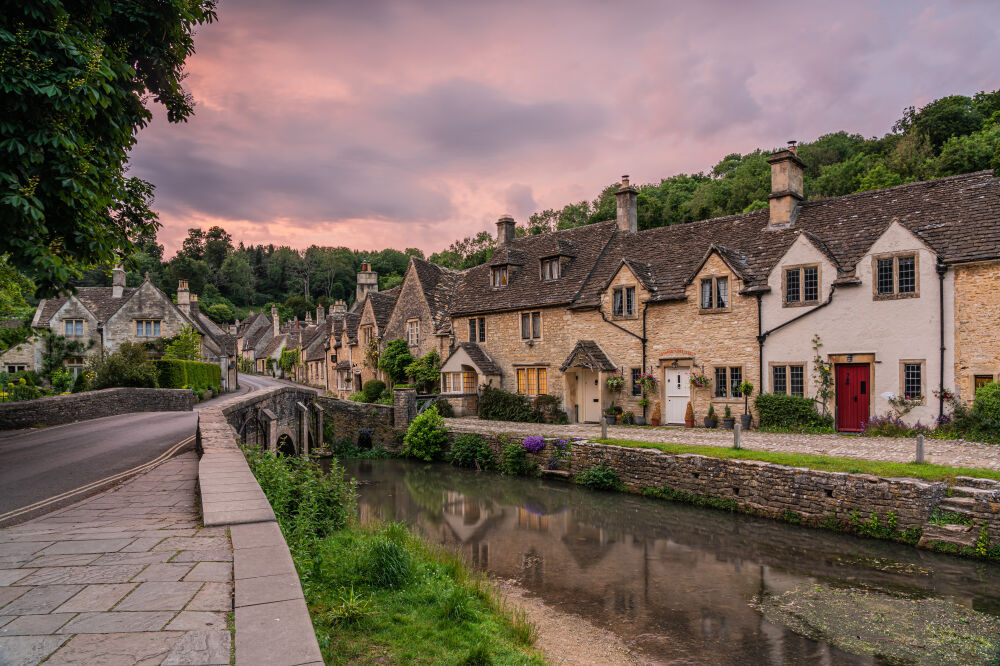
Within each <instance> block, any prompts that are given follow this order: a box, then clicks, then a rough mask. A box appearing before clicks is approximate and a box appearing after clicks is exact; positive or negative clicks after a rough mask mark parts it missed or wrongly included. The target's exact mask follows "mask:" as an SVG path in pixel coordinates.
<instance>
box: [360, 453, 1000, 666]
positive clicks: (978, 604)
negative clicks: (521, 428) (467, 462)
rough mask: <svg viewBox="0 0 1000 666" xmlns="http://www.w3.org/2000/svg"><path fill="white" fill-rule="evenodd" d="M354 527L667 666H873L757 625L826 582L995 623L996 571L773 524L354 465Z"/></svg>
mask: <svg viewBox="0 0 1000 666" xmlns="http://www.w3.org/2000/svg"><path fill="white" fill-rule="evenodd" d="M347 468H348V473H349V474H351V475H353V476H355V477H356V478H357V479H358V480H359V481H361V482H362V485H361V486H360V488H359V509H360V514H361V520H362V521H363V522H370V521H373V520H398V521H403V522H405V523H408V524H410V525H412V526H415V527H417V528H418V529H419V530H420V531H421V532H422V533H423V534H424V535H425V536H426V537H427V538H429V539H430V540H432V541H437V542H439V543H443V544H446V545H448V546H450V547H453V548H456V549H459V550H460V551H461V552H462V553H463V554H464V555H465V556H466V559H467V560H468V561H470V562H471V563H473V564H474V565H475V566H477V567H479V568H481V569H484V570H488V571H490V572H491V573H492V574H494V575H496V576H500V577H503V578H512V579H516V580H517V581H518V582H519V583H520V584H521V585H522V586H523V587H525V588H527V589H529V590H531V591H532V592H533V593H535V594H537V595H539V596H540V597H541V598H542V599H544V600H545V601H546V602H547V603H548V604H550V605H552V606H555V607H557V608H560V609H562V610H565V611H567V612H571V613H576V614H579V615H582V616H585V617H587V618H588V619H589V620H591V621H592V622H594V623H595V624H597V625H599V626H603V627H606V628H608V629H610V630H612V631H614V632H616V633H617V634H618V635H620V636H622V638H623V639H624V640H625V641H626V642H629V643H630V644H632V645H634V646H635V647H636V648H638V649H639V650H640V651H641V652H643V653H644V654H645V655H646V656H648V657H649V658H651V659H653V660H655V661H658V662H662V663H706V662H714V663H722V664H744V663H746V664H764V663H767V664H842V663H860V664H866V663H878V662H877V661H872V660H871V659H869V658H867V657H859V656H855V655H849V654H846V653H844V652H841V651H839V650H837V649H836V648H833V647H831V646H829V645H827V644H824V643H821V642H816V641H812V640H808V639H806V638H803V637H801V636H799V635H797V634H795V633H793V632H791V631H789V630H787V629H785V628H784V627H780V626H777V625H774V624H772V623H770V622H768V621H766V620H764V619H763V617H762V616H761V614H760V613H758V612H757V611H756V610H754V609H753V608H752V607H751V606H750V605H749V602H750V601H751V600H752V599H754V598H755V597H757V596H758V595H761V594H781V593H783V592H785V591H788V590H791V589H794V588H796V587H800V586H802V585H811V584H816V583H821V584H824V585H838V586H847V587H866V588H870V589H878V590H883V591H887V592H890V593H906V594H910V595H919V596H936V597H942V598H946V599H949V600H952V601H955V602H957V603H960V604H963V605H966V606H968V607H971V608H975V609H977V610H981V611H983V612H988V613H992V614H1000V576H998V575H997V574H998V573H1000V569H998V568H997V567H995V566H992V565H984V564H980V563H975V562H969V561H964V560H959V559H956V558H950V557H944V556H940V555H935V554H933V553H928V552H925V551H918V550H915V549H913V548H909V547H905V546H899V545H897V544H890V543H882V542H876V541H869V540H863V539H855V538H851V537H845V536H843V535H837V534H833V533H829V532H824V531H820V530H809V529H804V528H796V527H792V526H788V525H784V524H782V523H777V522H774V521H770V520H759V519H754V518H748V517H745V516H737V515H731V514H727V513H724V512H720V511H714V510H708V509H699V508H696V507H689V506H685V505H680V504H673V503H670V502H662V501H654V500H645V499H643V498H639V497H633V496H627V495H617V494H608V493H594V492H590V491H587V490H584V489H580V488H576V487H573V486H570V485H567V484H563V483H557V482H546V481H540V480H534V479H509V478H502V477H498V476H495V475H492V474H478V475H477V474H475V473H473V472H467V471H464V470H455V469H453V468H450V467H446V466H439V465H417V464H415V463H410V462H406V461H399V460H382V461H353V462H351V463H349V464H348V466H347Z"/></svg>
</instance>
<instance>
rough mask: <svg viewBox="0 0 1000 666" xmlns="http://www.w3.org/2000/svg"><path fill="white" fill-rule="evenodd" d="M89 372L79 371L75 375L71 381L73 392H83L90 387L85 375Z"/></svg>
mask: <svg viewBox="0 0 1000 666" xmlns="http://www.w3.org/2000/svg"><path fill="white" fill-rule="evenodd" d="M88 374H90V373H87V372H81V373H80V374H78V375H77V376H76V381H74V382H73V393H83V392H84V391H86V390H88V389H89V388H90V382H89V381H88V380H87V375H88Z"/></svg>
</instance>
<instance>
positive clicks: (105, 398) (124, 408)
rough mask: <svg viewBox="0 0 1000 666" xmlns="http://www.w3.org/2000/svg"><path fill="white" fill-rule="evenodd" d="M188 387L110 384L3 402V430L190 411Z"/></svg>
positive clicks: (0, 421) (0, 420) (0, 426)
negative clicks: (145, 413)
mask: <svg viewBox="0 0 1000 666" xmlns="http://www.w3.org/2000/svg"><path fill="white" fill-rule="evenodd" d="M193 408H194V394H193V393H192V392H191V391H189V390H187V389H153V388H111V389H102V390H100V391H85V392H83V393H72V394H70V395H53V396H49V397H46V398H39V399H37V400H23V401H21V402H7V403H3V404H0V430H13V429H16V428H32V427H35V426H51V425H60V424H63V423H73V422H74V421H86V420H88V419H96V418H100V417H102V416H117V415H118V414H129V413H132V412H190V411H191V410H192V409H193Z"/></svg>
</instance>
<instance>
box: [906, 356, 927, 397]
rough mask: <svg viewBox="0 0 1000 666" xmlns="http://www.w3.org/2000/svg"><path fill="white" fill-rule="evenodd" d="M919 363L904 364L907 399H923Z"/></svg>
mask: <svg viewBox="0 0 1000 666" xmlns="http://www.w3.org/2000/svg"><path fill="white" fill-rule="evenodd" d="M920 370H921V367H920V364H919V363H904V364H903V395H905V396H906V397H907V398H911V399H916V398H920V397H921V389H922V386H923V382H922V381H921V378H920Z"/></svg>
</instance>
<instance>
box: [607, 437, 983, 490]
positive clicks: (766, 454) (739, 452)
mask: <svg viewBox="0 0 1000 666" xmlns="http://www.w3.org/2000/svg"><path fill="white" fill-rule="evenodd" d="M593 441H595V442H598V443H600V444H611V445H614V446H627V447H630V448H636V449H657V450H659V451H663V452H665V453H694V454H697V455H702V456H708V457H710V458H734V459H737V460H760V461H763V462H769V463H774V464H776V465H788V466H789V467H806V468H808V469H815V470H820V471H824V472H847V473H849V474H874V475H876V476H882V477H887V478H888V477H912V478H915V479H924V480H926V481H947V480H949V479H953V478H955V477H956V476H973V477H977V478H980V479H993V480H994V481H1000V470H992V469H982V468H978V467H949V466H947V465H934V464H931V463H920V464H918V463H896V462H884V461H881V460H865V459H863V458H838V457H833V456H819V455H813V454H810V453H779V452H776V451H754V450H750V449H734V448H732V447H724V446H698V445H694V444H664V443H660V442H635V441H630V440H621V439H596V440H593Z"/></svg>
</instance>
